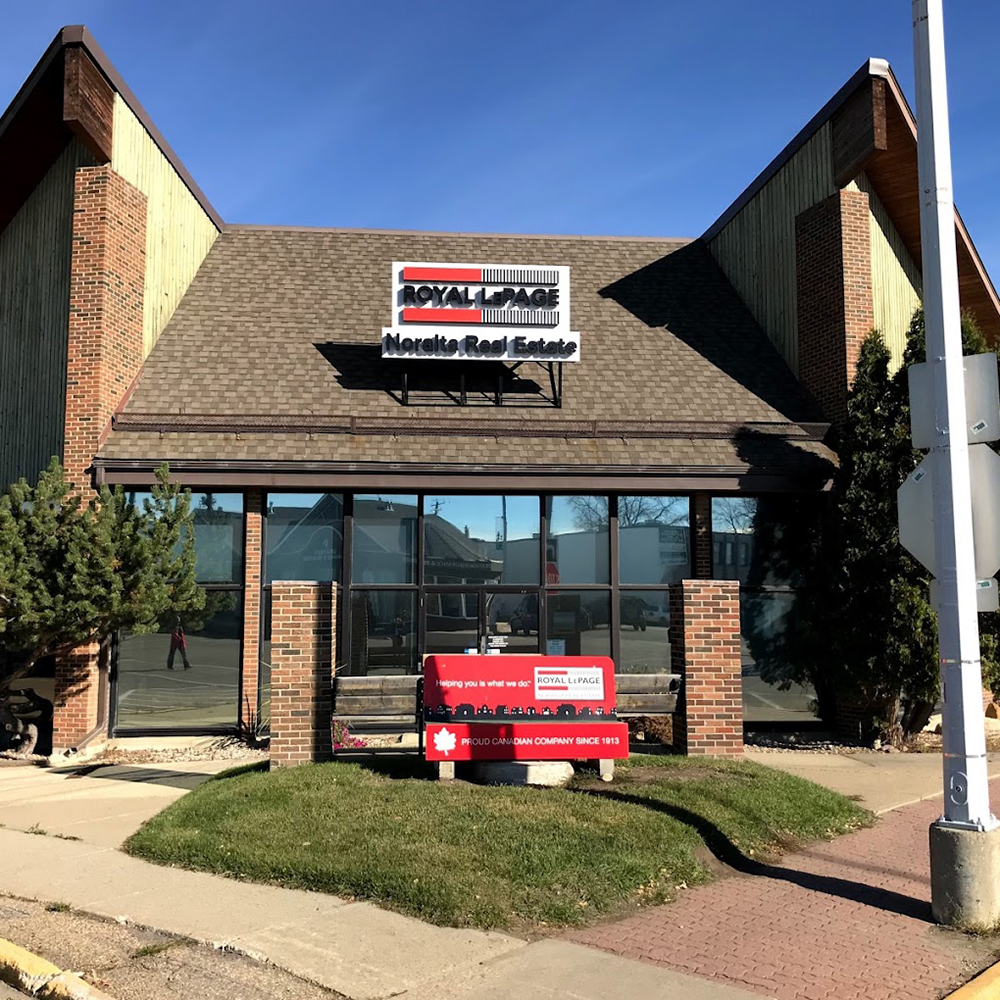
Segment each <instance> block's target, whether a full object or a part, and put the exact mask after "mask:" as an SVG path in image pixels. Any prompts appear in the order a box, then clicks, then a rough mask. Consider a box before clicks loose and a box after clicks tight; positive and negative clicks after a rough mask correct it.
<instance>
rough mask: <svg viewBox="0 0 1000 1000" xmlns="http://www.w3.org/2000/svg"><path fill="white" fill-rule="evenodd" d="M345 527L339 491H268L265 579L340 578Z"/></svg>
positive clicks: (317, 579)
mask: <svg viewBox="0 0 1000 1000" xmlns="http://www.w3.org/2000/svg"><path fill="white" fill-rule="evenodd" d="M343 530H344V500H343V497H342V496H341V495H340V494H339V493H272V494H269V495H268V498H267V530H266V539H267V551H266V553H265V556H264V579H265V582H266V583H271V582H272V581H274V580H316V581H319V582H323V583H328V582H330V581H333V580H339V579H340V563H341V553H342V551H343Z"/></svg>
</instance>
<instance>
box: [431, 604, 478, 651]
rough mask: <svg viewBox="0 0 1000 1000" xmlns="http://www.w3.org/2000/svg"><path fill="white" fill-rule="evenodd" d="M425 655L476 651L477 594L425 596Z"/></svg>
mask: <svg viewBox="0 0 1000 1000" xmlns="http://www.w3.org/2000/svg"><path fill="white" fill-rule="evenodd" d="M425 606H426V608H427V636H426V640H425V643H424V645H425V649H424V652H426V653H465V652H467V651H468V650H470V649H471V650H474V651H476V652H478V650H479V593H478V591H475V590H471V591H468V590H460V591H445V592H443V593H429V594H427V596H426V598H425Z"/></svg>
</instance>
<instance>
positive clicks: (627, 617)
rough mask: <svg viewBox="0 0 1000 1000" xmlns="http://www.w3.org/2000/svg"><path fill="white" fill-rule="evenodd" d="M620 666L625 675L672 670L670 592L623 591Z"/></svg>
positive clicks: (618, 667)
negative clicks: (668, 594)
mask: <svg viewBox="0 0 1000 1000" xmlns="http://www.w3.org/2000/svg"><path fill="white" fill-rule="evenodd" d="M619 604H620V608H621V625H620V631H619V640H618V643H619V647H620V653H619V657H618V663H617V669H618V672H619V673H622V674H667V673H671V662H670V638H669V634H670V633H669V627H670V608H669V604H668V597H667V591H665V590H662V591H659V590H623V591H622V592H621V594H620V596H619Z"/></svg>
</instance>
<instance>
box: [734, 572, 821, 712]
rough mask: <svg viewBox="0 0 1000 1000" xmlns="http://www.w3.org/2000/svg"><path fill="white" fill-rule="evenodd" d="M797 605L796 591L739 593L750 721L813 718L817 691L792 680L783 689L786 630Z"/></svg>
mask: <svg viewBox="0 0 1000 1000" xmlns="http://www.w3.org/2000/svg"><path fill="white" fill-rule="evenodd" d="M794 607H795V594H793V593H788V592H780V591H777V592H775V591H771V592H768V591H751V592H748V593H742V594H740V632H741V635H740V660H741V670H742V673H743V717H744V719H745V720H746V721H748V722H778V721H791V720H795V719H801V720H806V721H809V720H812V719H813V718H814V700H815V694H814V692H813V690H812V688H810V687H806V686H803V685H801V684H792V685H790V686H788V688H787V689H786V690H781V689H780V687H779V686H778V681H780V679H781V678H782V676H783V675H785V674H786V673H787V663H786V655H785V643H784V634H785V630H786V628H787V627H788V622H789V619H790V616H791V614H792V612H793V610H794Z"/></svg>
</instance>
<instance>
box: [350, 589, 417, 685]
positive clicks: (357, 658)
mask: <svg viewBox="0 0 1000 1000" xmlns="http://www.w3.org/2000/svg"><path fill="white" fill-rule="evenodd" d="M348 669H349V672H350V673H352V674H368V675H374V674H412V673H416V672H417V593H416V591H413V590H356V591H354V592H353V594H352V595H351V659H350V663H349V667H348Z"/></svg>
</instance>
